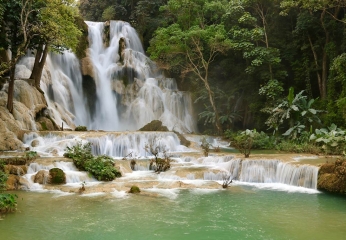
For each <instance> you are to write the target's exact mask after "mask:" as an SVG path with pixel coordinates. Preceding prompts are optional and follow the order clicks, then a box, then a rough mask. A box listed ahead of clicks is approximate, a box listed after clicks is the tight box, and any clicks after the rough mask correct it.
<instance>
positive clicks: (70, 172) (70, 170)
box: [23, 162, 96, 190]
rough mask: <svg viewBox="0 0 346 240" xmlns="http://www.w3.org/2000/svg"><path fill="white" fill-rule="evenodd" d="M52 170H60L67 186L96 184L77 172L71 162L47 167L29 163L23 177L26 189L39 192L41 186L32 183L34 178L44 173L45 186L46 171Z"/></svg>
mask: <svg viewBox="0 0 346 240" xmlns="http://www.w3.org/2000/svg"><path fill="white" fill-rule="evenodd" d="M52 168H60V169H61V170H63V171H64V173H65V175H66V183H67V184H80V183H81V182H96V180H95V179H94V178H92V177H90V176H89V174H88V173H87V172H80V171H78V170H77V169H76V167H75V166H74V164H73V163H72V162H54V163H52V164H49V165H42V164H38V163H30V165H29V167H28V171H27V174H25V175H24V176H23V177H24V179H26V181H27V186H26V188H28V189H32V190H33V189H35V190H41V189H42V186H40V185H39V184H37V183H34V176H35V175H36V174H37V173H38V172H39V171H42V170H43V171H45V174H44V180H43V182H44V184H46V183H47V181H48V171H49V170H50V169H52Z"/></svg>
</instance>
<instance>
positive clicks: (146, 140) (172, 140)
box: [87, 132, 190, 158]
mask: <svg viewBox="0 0 346 240" xmlns="http://www.w3.org/2000/svg"><path fill="white" fill-rule="evenodd" d="M87 140H88V141H89V142H91V143H92V152H93V154H95V155H109V156H112V157H126V156H128V158H138V157H145V156H151V154H150V153H149V152H147V151H146V150H145V146H146V145H147V144H153V145H154V146H155V147H156V146H157V147H158V148H159V152H161V153H163V152H164V151H166V152H167V153H172V152H187V151H190V150H189V149H188V148H187V147H185V146H182V145H180V140H179V138H178V137H177V135H176V134H175V133H172V132H134V133H132V132H127V133H122V134H119V135H116V134H108V135H106V136H102V137H97V138H93V137H89V138H87Z"/></svg>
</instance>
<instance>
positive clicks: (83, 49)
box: [75, 17, 89, 59]
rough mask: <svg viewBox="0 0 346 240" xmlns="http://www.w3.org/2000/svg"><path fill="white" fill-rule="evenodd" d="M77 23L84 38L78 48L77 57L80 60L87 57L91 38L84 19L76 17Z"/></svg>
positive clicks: (80, 40) (81, 38)
mask: <svg viewBox="0 0 346 240" xmlns="http://www.w3.org/2000/svg"><path fill="white" fill-rule="evenodd" d="M75 23H76V25H77V26H78V28H79V30H80V31H81V32H82V36H81V37H80V39H79V43H78V45H77V48H76V56H77V57H78V58H79V59H82V58H84V57H86V49H88V47H89V38H88V34H89V33H88V31H89V30H88V25H87V24H86V23H85V22H84V20H83V18H82V17H76V18H75Z"/></svg>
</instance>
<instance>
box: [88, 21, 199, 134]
mask: <svg viewBox="0 0 346 240" xmlns="http://www.w3.org/2000/svg"><path fill="white" fill-rule="evenodd" d="M86 23H87V25H88V27H89V42H90V48H89V57H90V60H91V62H92V65H93V75H94V76H93V78H94V81H95V85H96V94H95V96H96V99H95V101H94V109H95V111H94V112H93V114H92V116H91V121H90V122H89V123H87V124H86V125H87V126H88V128H89V129H103V130H112V131H124V130H137V129H139V128H141V127H142V126H144V125H145V124H147V123H149V122H151V121H152V120H156V119H159V120H161V121H162V122H163V124H164V125H166V126H167V127H168V128H169V129H170V130H176V131H180V132H194V131H196V127H195V123H194V120H193V117H192V115H193V114H192V102H191V97H190V95H189V94H188V93H186V92H181V91H178V89H177V85H176V82H175V80H174V79H170V78H167V79H166V78H165V77H164V76H163V75H162V73H161V72H160V71H159V70H158V68H157V67H156V65H155V63H154V62H152V61H151V60H150V59H149V58H148V57H146V56H145V53H144V50H143V47H142V44H141V41H140V39H139V37H138V35H137V33H136V31H135V30H134V28H132V27H131V25H130V24H128V23H126V22H122V21H110V23H109V25H106V24H105V23H100V22H86ZM108 28H109V30H108ZM108 33H109V36H108ZM108 37H109V44H108V42H107V41H106V42H105V39H108ZM122 41H123V42H124V43H125V44H124V46H125V48H124V49H122V48H121V46H120V44H121V42H122ZM122 51H123V52H122Z"/></svg>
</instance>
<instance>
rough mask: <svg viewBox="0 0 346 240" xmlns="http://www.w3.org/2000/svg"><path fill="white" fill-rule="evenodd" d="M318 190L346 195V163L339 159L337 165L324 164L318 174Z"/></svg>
mask: <svg viewBox="0 0 346 240" xmlns="http://www.w3.org/2000/svg"><path fill="white" fill-rule="evenodd" d="M317 188H318V189H319V190H323V191H327V192H332V193H341V194H346V161H344V160H340V159H338V160H336V161H335V163H325V164H323V165H322V166H321V168H320V170H319V172H318V182H317Z"/></svg>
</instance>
